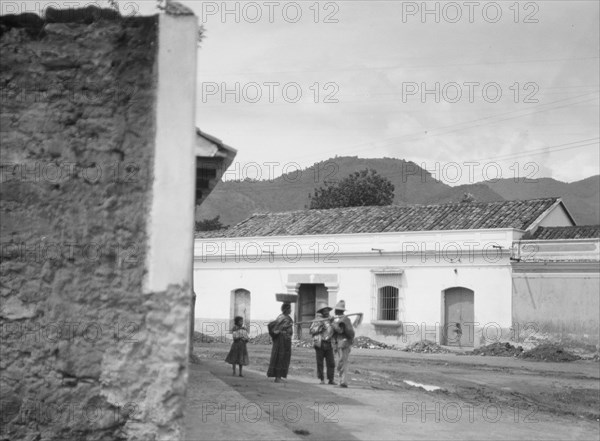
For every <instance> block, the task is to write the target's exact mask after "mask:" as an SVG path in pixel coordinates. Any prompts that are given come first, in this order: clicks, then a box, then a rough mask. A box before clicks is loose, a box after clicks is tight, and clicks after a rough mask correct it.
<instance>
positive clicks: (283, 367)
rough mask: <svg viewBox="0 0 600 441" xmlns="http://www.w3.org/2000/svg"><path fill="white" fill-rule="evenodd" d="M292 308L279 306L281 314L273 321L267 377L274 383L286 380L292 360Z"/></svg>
mask: <svg viewBox="0 0 600 441" xmlns="http://www.w3.org/2000/svg"><path fill="white" fill-rule="evenodd" d="M291 312H292V306H291V305H290V304H289V303H284V304H283V305H281V314H280V315H279V317H277V318H276V319H275V321H274V322H272V323H273V329H272V338H273V348H272V349H271V361H270V362H269V370H268V371H267V377H275V383H281V379H282V378H287V373H288V369H289V367H290V359H291V358H292V334H293V332H294V321H293V320H292V318H291V317H290V313H291Z"/></svg>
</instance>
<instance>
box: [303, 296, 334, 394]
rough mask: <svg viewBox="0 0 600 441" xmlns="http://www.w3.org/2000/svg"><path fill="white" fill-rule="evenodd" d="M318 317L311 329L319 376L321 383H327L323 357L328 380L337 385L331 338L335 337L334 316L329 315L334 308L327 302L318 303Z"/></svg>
mask: <svg viewBox="0 0 600 441" xmlns="http://www.w3.org/2000/svg"><path fill="white" fill-rule="evenodd" d="M317 308H319V309H317V317H316V318H315V320H313V322H312V323H311V325H310V328H309V331H310V333H311V335H312V336H313V344H314V348H315V352H316V355H317V377H319V380H321V384H325V377H324V375H323V359H325V361H326V363H327V380H328V381H329V384H333V385H335V384H336V383H335V381H334V380H333V379H334V376H335V372H334V371H335V360H334V356H333V347H332V345H331V338H332V337H333V327H332V325H331V322H332V321H333V317H329V312H330V311H331V310H332V309H333V308H331V307H330V306H327V304H326V303H325V302H320V303H319V304H317Z"/></svg>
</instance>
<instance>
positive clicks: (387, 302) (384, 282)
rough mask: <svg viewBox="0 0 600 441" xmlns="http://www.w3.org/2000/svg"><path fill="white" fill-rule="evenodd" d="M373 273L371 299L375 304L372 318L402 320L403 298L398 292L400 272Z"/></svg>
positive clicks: (400, 281)
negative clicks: (373, 280)
mask: <svg viewBox="0 0 600 441" xmlns="http://www.w3.org/2000/svg"><path fill="white" fill-rule="evenodd" d="M374 275H375V277H374V279H375V289H374V291H373V300H374V303H375V304H376V313H375V314H373V318H374V319H375V320H382V321H400V320H403V318H404V315H403V310H404V299H403V298H402V293H401V292H400V290H401V287H402V272H401V271H399V272H390V273H375V274H374ZM374 312H375V311H374Z"/></svg>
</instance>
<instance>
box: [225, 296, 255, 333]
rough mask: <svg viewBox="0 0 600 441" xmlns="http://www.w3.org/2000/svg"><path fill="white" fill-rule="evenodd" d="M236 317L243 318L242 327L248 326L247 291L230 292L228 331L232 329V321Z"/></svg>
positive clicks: (248, 307)
mask: <svg viewBox="0 0 600 441" xmlns="http://www.w3.org/2000/svg"><path fill="white" fill-rule="evenodd" d="M237 316H241V317H244V326H246V329H249V326H250V291H248V290H247V289H243V288H240V289H236V290H234V291H231V307H230V323H229V329H232V328H233V319H234V318H235V317H237Z"/></svg>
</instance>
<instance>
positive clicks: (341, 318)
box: [332, 300, 354, 387]
mask: <svg viewBox="0 0 600 441" xmlns="http://www.w3.org/2000/svg"><path fill="white" fill-rule="evenodd" d="M345 311H346V302H345V301H343V300H340V301H339V302H337V304H336V305H335V318H334V320H333V323H332V327H333V338H332V341H333V350H334V352H335V357H336V359H337V363H336V364H337V371H338V373H339V376H340V387H348V381H347V378H346V376H347V374H348V357H349V356H350V349H351V347H352V343H353V342H354V327H353V326H352V322H351V321H350V319H349V318H348V317H347V316H345V315H344V312H345Z"/></svg>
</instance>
